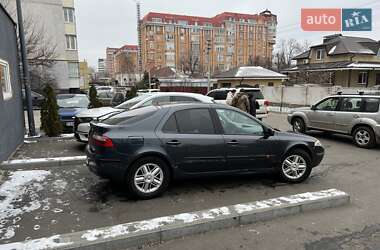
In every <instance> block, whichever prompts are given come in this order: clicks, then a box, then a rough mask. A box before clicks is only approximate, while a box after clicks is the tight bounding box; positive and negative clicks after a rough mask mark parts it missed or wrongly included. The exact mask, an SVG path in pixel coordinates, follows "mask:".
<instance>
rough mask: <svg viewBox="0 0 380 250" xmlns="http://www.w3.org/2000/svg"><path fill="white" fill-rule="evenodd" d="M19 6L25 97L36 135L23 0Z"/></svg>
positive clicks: (30, 127) (30, 133)
mask: <svg viewBox="0 0 380 250" xmlns="http://www.w3.org/2000/svg"><path fill="white" fill-rule="evenodd" d="M16 7H17V20H18V33H19V37H20V49H21V59H22V73H23V74H22V75H23V83H24V87H25V99H26V107H27V112H28V124H29V136H35V135H36V127H35V124H34V115H33V107H32V105H33V104H32V98H31V90H30V75H29V69H28V58H27V56H26V45H25V34H24V23H23V22H24V20H23V18H22V9H21V1H20V0H16Z"/></svg>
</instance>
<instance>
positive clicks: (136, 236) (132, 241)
mask: <svg viewBox="0 0 380 250" xmlns="http://www.w3.org/2000/svg"><path fill="white" fill-rule="evenodd" d="M349 201H350V196H349V195H348V194H347V193H345V192H342V191H339V190H336V189H329V190H323V191H318V192H309V193H303V194H296V195H290V196H284V197H278V198H274V199H268V200H263V201H255V202H250V203H244V204H236V205H232V206H226V207H219V208H214V209H208V210H202V211H198V212H191V213H182V214H177V215H172V216H164V217H159V218H154V219H150V220H143V221H136V222H130V223H125V224H120V225H116V226H110V227H103V228H98V229H93V230H87V231H81V232H76V233H69V234H64V235H54V236H51V237H48V238H41V239H36V240H30V241H25V242H15V243H9V244H4V245H0V249H42V248H43V249H81V250H83V249H88V250H90V249H91V250H96V249H127V248H130V247H140V246H143V245H146V244H151V243H161V242H163V241H168V240H172V239H176V238H181V237H184V236H188V235H193V234H199V233H205V232H208V231H211V230H217V229H223V228H229V227H235V226H239V225H245V224H250V223H255V222H258V221H267V220H272V219H274V218H277V217H282V216H288V215H295V214H299V213H303V212H307V211H311V210H316V209H323V208H332V207H338V206H342V205H345V204H347V203H349Z"/></svg>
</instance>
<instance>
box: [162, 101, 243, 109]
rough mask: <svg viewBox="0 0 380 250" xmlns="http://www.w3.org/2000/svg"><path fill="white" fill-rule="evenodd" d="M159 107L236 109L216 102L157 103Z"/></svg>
mask: <svg viewBox="0 0 380 250" xmlns="http://www.w3.org/2000/svg"><path fill="white" fill-rule="evenodd" d="M159 107H161V108H163V109H165V108H175V109H185V108H186V109H187V108H226V109H236V108H234V107H231V106H228V105H225V104H218V103H199V102H197V103H186V102H184V103H165V104H162V105H159Z"/></svg>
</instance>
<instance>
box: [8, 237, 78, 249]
mask: <svg viewBox="0 0 380 250" xmlns="http://www.w3.org/2000/svg"><path fill="white" fill-rule="evenodd" d="M72 244H74V243H73V242H62V239H61V236H60V235H54V236H51V237H49V238H41V239H36V240H30V241H25V242H15V243H10V244H4V245H0V250H9V249H12V250H24V249H33V250H42V249H49V248H58V247H64V246H68V245H72Z"/></svg>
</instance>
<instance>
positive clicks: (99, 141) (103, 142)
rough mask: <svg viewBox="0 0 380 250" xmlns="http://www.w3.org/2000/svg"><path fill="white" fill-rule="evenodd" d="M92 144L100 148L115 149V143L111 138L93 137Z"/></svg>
mask: <svg viewBox="0 0 380 250" xmlns="http://www.w3.org/2000/svg"><path fill="white" fill-rule="evenodd" d="M91 138H92V143H93V144H94V145H96V146H99V147H104V148H113V146H114V145H113V142H112V140H111V139H110V138H108V137H107V136H103V135H95V134H94V135H92V137H91Z"/></svg>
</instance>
